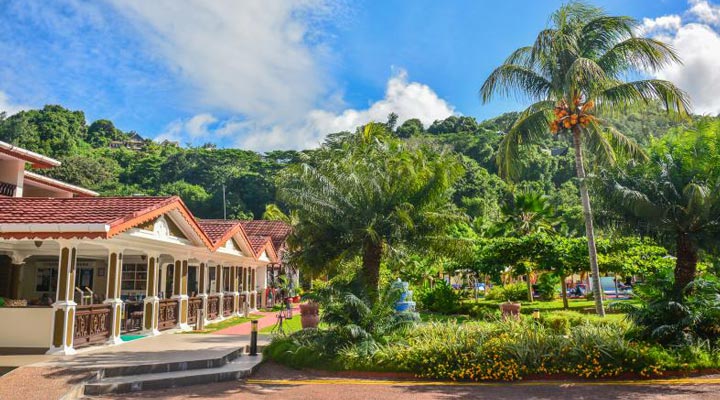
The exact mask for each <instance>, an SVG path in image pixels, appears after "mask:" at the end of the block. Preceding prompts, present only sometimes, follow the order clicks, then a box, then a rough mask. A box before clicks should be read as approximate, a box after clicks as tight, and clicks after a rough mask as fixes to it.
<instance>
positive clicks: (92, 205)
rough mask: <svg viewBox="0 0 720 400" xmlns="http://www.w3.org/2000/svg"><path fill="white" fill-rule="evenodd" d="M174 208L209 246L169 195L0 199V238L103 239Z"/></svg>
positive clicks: (179, 202) (207, 241)
mask: <svg viewBox="0 0 720 400" xmlns="http://www.w3.org/2000/svg"><path fill="white" fill-rule="evenodd" d="M171 211H177V212H178V213H179V214H180V215H181V216H182V217H183V218H184V219H185V221H186V222H187V224H188V225H189V226H190V227H191V229H192V230H193V231H194V232H195V233H196V234H197V236H198V237H199V238H200V240H201V241H202V242H203V243H204V244H205V245H206V246H207V247H208V248H211V247H212V244H211V243H210V239H209V238H208V237H207V235H206V234H205V231H203V230H202V229H201V228H200V226H199V225H198V224H197V222H196V221H195V218H194V217H193V215H192V214H191V213H190V211H189V210H188V209H187V207H186V206H185V204H184V203H183V202H182V200H181V199H180V198H179V197H177V196H172V197H75V198H39V197H38V198H33V197H8V198H0V237H1V238H15V239H23V238H83V237H86V238H103V239H109V238H111V237H113V236H115V235H118V234H120V233H122V232H125V231H127V230H128V229H131V228H134V227H136V226H138V225H141V224H143V223H145V222H147V221H150V220H152V219H155V218H157V217H159V216H161V215H163V214H166V213H168V212H171Z"/></svg>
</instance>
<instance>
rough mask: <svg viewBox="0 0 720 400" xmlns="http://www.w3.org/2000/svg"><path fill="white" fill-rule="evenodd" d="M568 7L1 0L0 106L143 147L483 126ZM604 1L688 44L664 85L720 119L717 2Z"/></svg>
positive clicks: (286, 143) (656, 32)
mask: <svg viewBox="0 0 720 400" xmlns="http://www.w3.org/2000/svg"><path fill="white" fill-rule="evenodd" d="M560 4H561V2H560V1H554V0H553V1H547V0H544V1H530V0H504V1H500V2H490V1H459V0H449V1H430V0H416V1H408V0H406V1H399V0H394V1H392V0H391V1H371V0H359V1H342V2H336V1H334V0H301V1H299V2H281V1H266V2H262V1H231V0H227V1H214V2H205V1H201V0H182V1H181V0H155V1H142V0H128V1H120V0H107V1H100V2H95V1H93V2H90V1H82V0H60V1H55V2H46V1H41V0H24V1H20V0H17V1H12V0H0V9H2V10H3V11H2V13H0V54H1V55H2V56H1V57H0V109H5V110H7V111H9V112H14V111H17V110H20V109H27V108H32V107H39V106H42V105H43V104H48V103H52V104H62V105H64V106H66V107H68V108H71V109H80V110H84V111H85V112H86V116H87V118H88V121H92V120H94V119H98V118H108V119H111V120H113V121H114V122H115V123H116V125H117V126H118V127H119V128H121V129H123V130H136V131H138V132H139V133H140V134H141V135H143V136H146V137H152V138H170V139H174V140H179V141H181V142H182V143H192V144H201V143H204V142H207V141H211V142H215V143H218V144H220V145H221V146H227V147H243V148H251V149H254V150H261V151H262V150H269V149H275V148H305V147H310V146H314V145H317V143H319V142H320V141H321V140H322V138H323V137H324V135H325V134H327V133H329V132H333V131H337V130H341V129H350V128H351V127H352V126H355V125H358V124H361V123H364V122H367V121H368V120H371V119H375V120H377V119H384V117H385V116H386V115H387V113H389V112H391V111H394V112H397V113H398V114H400V117H401V119H406V118H410V117H414V116H416V117H419V118H421V119H422V120H423V122H425V123H426V124H429V123H430V122H431V121H432V120H434V119H437V118H443V117H445V116H447V115H450V114H453V113H454V114H462V115H470V116H474V117H477V118H478V119H485V118H489V117H493V116H495V115H498V114H499V113H501V112H503V111H508V110H516V109H519V108H521V107H522V104H519V103H516V102H515V101H513V100H512V99H507V100H504V99H498V100H495V101H493V102H492V103H490V104H485V105H483V104H481V103H480V101H479V99H478V97H477V90H478V88H479V87H480V85H481V84H482V82H483V80H484V79H485V78H486V77H487V75H488V74H489V73H490V71H491V70H492V69H493V68H494V67H495V66H497V65H498V64H499V63H500V62H501V61H502V60H503V59H504V58H505V57H506V56H507V55H508V54H509V53H510V52H511V51H512V50H513V49H515V48H517V47H520V46H522V45H526V44H529V43H530V42H531V41H532V40H533V38H534V36H535V35H536V33H537V32H538V31H539V30H540V29H542V28H543V27H544V26H545V25H546V22H547V18H548V15H549V14H550V13H551V12H552V11H553V10H554V9H556V8H557V7H558V6H559V5H560ZM595 4H598V5H601V6H603V7H604V8H605V9H606V10H607V11H608V12H609V13H611V14H623V15H630V16H633V17H636V18H637V19H639V20H641V21H643V20H644V23H643V27H644V28H643V29H645V31H644V32H645V33H646V34H648V35H652V36H657V37H661V38H663V39H664V40H666V41H668V42H670V43H672V44H674V45H676V47H677V48H678V51H679V52H680V53H681V56H683V58H684V59H685V61H686V63H685V65H684V66H682V67H673V68H670V69H668V70H666V71H661V72H659V73H658V74H657V75H658V76H659V77H662V78H667V79H671V80H673V81H674V82H676V83H678V84H679V85H680V86H681V87H683V88H685V89H686V90H687V91H688V92H690V94H691V96H693V98H694V99H695V100H696V109H697V110H698V111H699V112H703V113H717V112H719V111H720V103H719V102H718V100H717V99H716V98H717V97H719V96H717V93H718V92H720V72H718V71H716V70H718V68H717V67H716V66H717V65H718V63H720V59H719V58H718V57H720V56H718V55H717V54H720V37H719V36H718V30H719V28H720V7H718V6H717V4H715V3H712V2H708V1H703V0H690V1H689V2H688V1H684V0H664V1H657V0H634V1H627V0H624V1H621V0H607V1H596V2H595ZM698 75H701V76H704V78H705V79H703V80H702V81H700V80H699V79H698ZM714 89H717V91H716V90H714Z"/></svg>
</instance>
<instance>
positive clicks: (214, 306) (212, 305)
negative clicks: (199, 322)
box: [207, 295, 220, 320]
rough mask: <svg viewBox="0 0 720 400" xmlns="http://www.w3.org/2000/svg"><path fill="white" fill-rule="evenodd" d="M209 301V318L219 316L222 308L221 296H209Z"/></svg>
mask: <svg viewBox="0 0 720 400" xmlns="http://www.w3.org/2000/svg"><path fill="white" fill-rule="evenodd" d="M207 302H208V305H207V308H208V309H207V313H208V315H207V319H209V320H213V319H215V318H217V317H218V311H219V310H220V296H218V295H212V296H208V299H207Z"/></svg>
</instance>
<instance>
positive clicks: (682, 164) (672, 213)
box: [610, 120, 720, 301]
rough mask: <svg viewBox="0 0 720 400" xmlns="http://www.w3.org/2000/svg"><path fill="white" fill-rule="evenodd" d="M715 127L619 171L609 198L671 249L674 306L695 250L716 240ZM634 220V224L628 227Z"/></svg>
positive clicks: (718, 154)
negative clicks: (613, 198)
mask: <svg viewBox="0 0 720 400" xmlns="http://www.w3.org/2000/svg"><path fill="white" fill-rule="evenodd" d="M719 160H720V121H709V120H705V121H700V122H699V123H698V124H697V125H696V126H695V128H693V129H691V130H688V131H685V132H675V133H672V134H670V135H668V136H666V137H664V138H663V139H662V140H661V141H658V142H656V143H654V145H653V146H652V147H651V148H650V162H648V163H642V164H638V165H633V166H631V167H630V168H628V169H627V171H618V176H616V177H615V179H613V180H612V183H613V184H612V185H610V189H611V195H613V196H615V198H617V199H619V201H620V204H621V205H623V206H624V208H625V210H626V211H628V212H629V213H630V215H629V216H627V219H626V220H628V221H630V222H636V223H638V225H640V226H642V227H643V228H645V229H646V230H648V231H650V232H652V233H654V234H656V235H658V236H659V237H660V238H661V239H664V240H665V241H666V243H667V244H668V245H669V246H670V247H675V255H676V256H677V257H676V260H675V280H674V287H673V293H672V295H673V296H674V297H675V298H676V299H678V300H679V301H682V300H683V294H684V293H685V290H686V289H688V288H692V287H691V286H689V284H690V283H691V282H693V280H694V279H695V275H696V272H697V263H698V252H699V251H700V250H711V249H713V250H716V249H717V246H718V245H717V243H718V237H720V163H718V161H719ZM633 220H634V221H633Z"/></svg>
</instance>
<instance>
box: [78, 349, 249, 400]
mask: <svg viewBox="0 0 720 400" xmlns="http://www.w3.org/2000/svg"><path fill="white" fill-rule="evenodd" d="M247 350H248V349H247V347H242V348H240V349H237V350H234V351H232V352H230V353H227V354H226V355H224V356H222V357H217V358H208V359H201V360H192V361H169V362H163V363H155V364H142V363H141V362H140V363H139V364H138V365H125V366H118V367H106V368H103V369H101V370H100V371H98V374H97V377H96V378H95V379H93V380H91V381H88V382H86V383H85V384H84V395H85V396H98V395H104V394H110V393H128V392H137V391H142V390H154V389H167V388H172V387H179V386H189V385H197V384H204V383H214V382H222V381H231V380H238V379H242V378H247V377H248V376H250V375H251V374H252V373H253V372H254V371H255V370H256V369H257V367H258V365H259V364H260V362H261V361H262V350H261V349H258V355H257V356H250V355H248V351H247Z"/></svg>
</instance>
